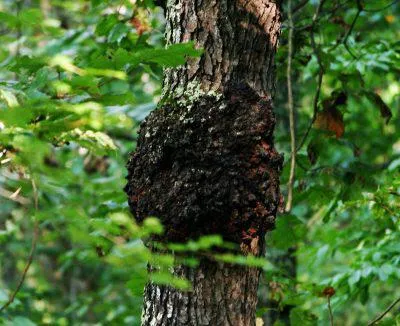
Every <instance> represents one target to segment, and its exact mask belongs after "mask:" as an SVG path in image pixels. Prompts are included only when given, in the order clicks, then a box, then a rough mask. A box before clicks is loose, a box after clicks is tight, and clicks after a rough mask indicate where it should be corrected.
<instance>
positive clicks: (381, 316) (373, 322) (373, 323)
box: [368, 298, 400, 326]
mask: <svg viewBox="0 0 400 326" xmlns="http://www.w3.org/2000/svg"><path fill="white" fill-rule="evenodd" d="M399 302H400V298H398V299H397V300H395V301H393V302H392V304H391V305H390V306H389V307H387V309H386V310H385V311H384V312H382V313H381V314H380V315H379V316H378V317H376V318H375V319H374V320H372V321H370V322H369V323H368V326H371V325H375V324H376V323H377V322H378V321H380V320H381V319H382V318H383V317H385V316H386V315H387V313H388V312H389V311H390V310H392V309H393V308H394V307H395V306H396V305H397V304H398V303H399Z"/></svg>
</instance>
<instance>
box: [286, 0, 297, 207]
mask: <svg viewBox="0 0 400 326" xmlns="http://www.w3.org/2000/svg"><path fill="white" fill-rule="evenodd" d="M287 10H288V28H289V36H288V52H289V53H288V64H287V71H286V78H287V87H288V110H289V125H290V147H291V158H290V175H289V182H288V197H287V203H286V212H290V211H291V209H292V204H293V185H294V180H295V171H296V132H295V121H294V105H293V89H292V59H293V19H292V1H291V0H288V9H287Z"/></svg>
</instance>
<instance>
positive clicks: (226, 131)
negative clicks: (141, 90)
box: [126, 85, 282, 243]
mask: <svg viewBox="0 0 400 326" xmlns="http://www.w3.org/2000/svg"><path fill="white" fill-rule="evenodd" d="M274 124H275V119H274V115H273V112H272V109H271V103H270V100H268V99H266V98H262V97H260V96H259V95H258V94H256V93H255V92H254V91H253V90H252V89H251V88H250V87H248V86H247V85H232V86H229V88H226V90H225V92H224V94H223V96H220V97H216V96H203V97H200V98H199V99H197V100H195V101H194V102H192V103H191V104H190V106H189V107H188V106H187V104H184V105H180V104H179V103H174V104H164V105H162V106H161V107H160V108H159V109H157V110H156V111H154V112H152V113H151V114H150V116H149V117H148V118H147V119H146V121H145V122H144V123H143V124H142V126H141V130H140V135H139V141H138V147H137V149H136V152H135V153H134V154H133V156H132V157H131V159H130V161H129V163H128V170H129V176H128V181H129V182H128V185H127V187H126V191H127V193H128V196H129V204H130V207H131V210H132V212H133V214H134V215H135V217H136V219H137V220H138V221H139V222H141V221H143V219H144V218H146V217H148V216H157V217H158V218H160V220H161V221H162V223H163V224H164V226H165V234H164V235H163V237H162V238H161V239H158V240H168V241H186V240H188V239H190V238H196V237H198V236H201V235H204V234H221V235H223V237H224V238H225V239H226V240H229V241H234V242H236V243H241V242H242V239H243V235H244V234H246V232H248V230H253V231H252V232H253V233H256V235H260V236H262V235H263V234H264V233H265V232H266V231H267V230H270V229H271V228H272V227H273V225H274V220H275V214H276V210H277V207H278V204H279V183H278V180H279V171H280V169H281V165H282V157H281V156H280V155H279V154H278V153H277V152H276V151H275V149H274V147H273V137H272V133H273V129H274ZM254 235H255V234H253V237H254Z"/></svg>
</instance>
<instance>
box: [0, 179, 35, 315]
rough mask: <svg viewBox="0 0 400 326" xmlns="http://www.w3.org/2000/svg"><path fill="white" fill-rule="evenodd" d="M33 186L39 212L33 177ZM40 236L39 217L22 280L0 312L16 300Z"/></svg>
mask: <svg viewBox="0 0 400 326" xmlns="http://www.w3.org/2000/svg"><path fill="white" fill-rule="evenodd" d="M32 188H33V197H34V204H35V212H38V210H39V195H38V190H37V188H36V184H35V181H34V180H33V179H32ZM38 238H39V223H38V221H37V219H35V224H34V227H33V237H32V244H31V251H30V253H29V256H28V261H27V262H26V264H25V267H24V270H23V272H22V275H21V278H20V280H19V282H18V285H17V287H16V289H15V290H14V292H13V293H12V294H11V296H10V298H9V299H8V301H7V302H6V303H5V304H3V305H2V306H1V307H0V312H3V311H4V310H5V309H7V307H8V306H9V305H10V304H12V303H13V302H14V300H15V297H16V296H17V294H18V292H19V291H20V290H21V288H22V285H23V284H24V281H25V277H26V274H27V273H28V271H29V268H30V267H31V264H32V261H33V256H34V255H35V251H36V245H37V240H38Z"/></svg>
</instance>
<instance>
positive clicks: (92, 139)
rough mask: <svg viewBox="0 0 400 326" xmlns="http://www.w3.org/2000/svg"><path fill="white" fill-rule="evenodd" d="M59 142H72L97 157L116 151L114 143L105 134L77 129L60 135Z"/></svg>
mask: <svg viewBox="0 0 400 326" xmlns="http://www.w3.org/2000/svg"><path fill="white" fill-rule="evenodd" d="M59 141H62V142H69V141H73V142H75V143H77V144H79V145H81V146H83V147H86V148H88V149H90V150H92V151H93V152H95V153H96V154H99V155H102V154H107V153H108V152H110V151H113V150H116V149H117V147H116V146H115V144H114V142H113V141H112V139H111V138H110V137H109V136H108V135H107V134H105V133H103V132H100V131H96V132H95V131H92V130H86V131H83V130H81V129H79V128H76V129H74V130H71V131H67V132H64V133H62V134H61V136H60V137H59Z"/></svg>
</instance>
